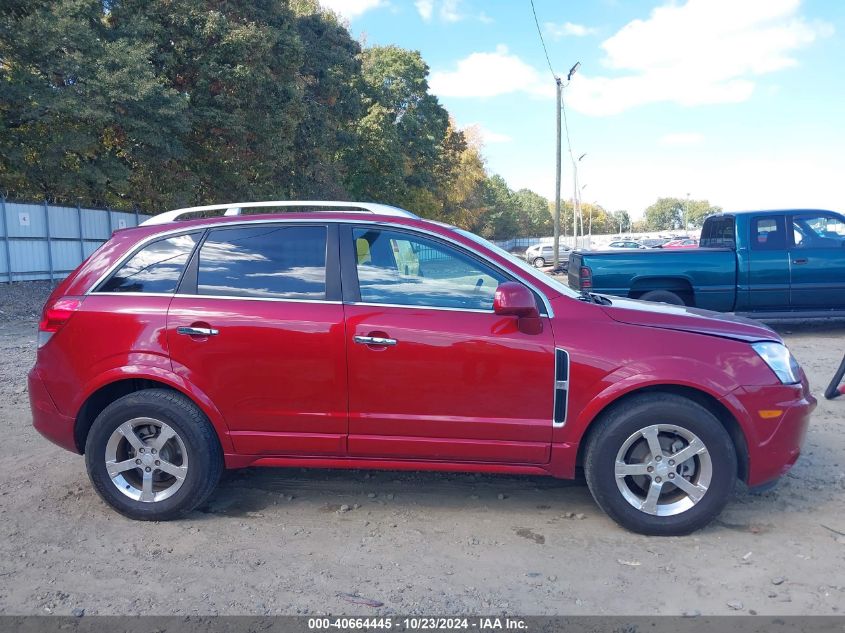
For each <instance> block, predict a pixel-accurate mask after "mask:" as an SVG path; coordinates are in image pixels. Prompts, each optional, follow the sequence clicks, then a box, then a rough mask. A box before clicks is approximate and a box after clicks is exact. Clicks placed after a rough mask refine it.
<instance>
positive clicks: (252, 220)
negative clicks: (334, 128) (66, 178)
mask: <svg viewBox="0 0 845 633" xmlns="http://www.w3.org/2000/svg"><path fill="white" fill-rule="evenodd" d="M238 217H241V216H238ZM259 217H260V216H259ZM254 224H368V225H374V226H386V227H393V228H397V227H398V228H401V229H404V230H407V231H412V232H417V233H422V234H424V235H429V236H431V237H435V238H439V239H441V240H444V241H446V242H449V243H450V244H453V245H455V246H457V247H458V248H461V249H464V250H470V249H469V248H468V247H467V246H466V244H462V243H461V242H459V241H457V240H455V239H453V238H451V237H449V236H446V235H442V234H441V233H437V232H435V231H430V230H428V229H425V228H420V227H418V226H408V225H406V224H396V223H394V222H389V221H384V220H378V219H375V218H374V219H372V220H347V219H342V218H325V219H324V218H291V219H279V218H276V219H268V220H259V219H256V216H244V220H243V221H242V222H207V223H202V224H195V225H192V226H190V227H186V226H181V227H174V228H172V229H170V230H168V231H161V232H157V233H155V234H153V235H149V236H147V237H146V238H144V239H143V240H141V241H140V242H138V243H137V244H135V246H134V247H133V248H132V249H131V250H129V251H128V252H127V253H126V254H124V255H123V256H122V257H121V258H120V259H118V260H117V261H116V262H115V263H113V264H112V265H111V266H109V267H108V268H107V269H106V271H105V272H104V273H103V274H102V275H100V277H99V278H97V280H96V281H94V283H93V284H91V286H90V287H89V288H88V290H87V291H86V292H85V293H84V294H85V295H86V296H87V295H90V294H105V293H101V292H94V288H96V287H97V286H99V285H100V284H101V283H103V281H105V280H106V279H107V278H108V277H109V276H110V275H111V274H112V273H113V272H114V271H115V270H117V269H118V268H119V267H120V266H122V265H123V264H124V263H125V261H126V260H127V259H129V258H130V257H132V256H133V255H134V254H135V253H137V252H138V251H140V250H141V249H143V248H145V247H146V246H147V245H148V244H150V243H151V242H155V241H158V240H160V239H166V238H168V237H172V236H174V235H178V234H180V233H193V232H195V231H205V230H208V229H214V228H230V227H237V226H249V225H254ZM161 226H166V225H165V224H162V225H161ZM441 226H443V227H445V228H447V229H449V230H452V231H454V230H456V229H455V228H454V227H451V226H449V225H445V224H443V225H441ZM467 233H469V232H468V231H467ZM479 245H481V246H483V244H479ZM470 252H473V251H470ZM475 254H476V255H480V253H478V252H477V251H475ZM484 260H485V262H487V263H488V264H489V265H490V266H492V267H493V268H495V269H496V270H499V271H501V272H502V273H503V274H505V275H506V276H509V277H514V276H516V277H517V278H518V279H519V280H520V282H521V283H523V284H524V285H526V286H528V287H529V288H531V290H533V291H534V292H535V293H537V295H538V296H539V297H540V298H541V299H542V300H543V305H544V307H545V308H546V313H547V314H546V315H541V316H547V317H548V318H550V319H551V318H554V315H555V313H554V310H553V309H552V304H551V301H549V298H548V297H547V296H546V294H545V293H544V292H543V291H541V290H540V289H539V288H537V287H536V286H535V285H533V284H532V283H530V282H529V281H527V280H526V279H525V277H523V276H520V275H517V274H516V273H514V272H513V271H511V270H508V269H505V268H503V267H502V266H500V265H499V264H498V263H497V262H495V261H493V260H491V259H489V258H487V257H484ZM519 270H520V271H522V268H520V269H519ZM532 274H533V273H532ZM536 274H537V275H539V274H542V273H539V272H538V273H536ZM118 294H126V293H118ZM139 294H148V293H139ZM188 296H208V295H188ZM233 298H235V299H242V298H248V297H233ZM377 305H385V304H377ZM401 307H403V308H409V307H417V306H401ZM447 309H451V308H447ZM485 312H486V311H485Z"/></svg>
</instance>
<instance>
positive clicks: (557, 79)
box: [552, 77, 574, 270]
mask: <svg viewBox="0 0 845 633" xmlns="http://www.w3.org/2000/svg"><path fill="white" fill-rule="evenodd" d="M555 84H556V86H557V88H556V92H557V170H556V177H555V235H554V245H553V246H552V250H553V251H554V253H553V255H552V257H553V259H552V262H553V266H554V268H553V270H557V268H558V265H559V264H560V262H559V261H558V260H559V258H560V169H561V167H560V165H561V162H560V113H561V103H560V100H561V90H562V87H561V85H560V77H555ZM573 230H574V227H573Z"/></svg>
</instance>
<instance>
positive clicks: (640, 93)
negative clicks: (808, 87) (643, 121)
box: [567, 0, 833, 116]
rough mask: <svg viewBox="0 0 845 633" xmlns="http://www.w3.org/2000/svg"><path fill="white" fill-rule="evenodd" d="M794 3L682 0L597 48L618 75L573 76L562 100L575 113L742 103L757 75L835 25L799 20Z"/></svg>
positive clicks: (789, 60) (790, 62)
mask: <svg viewBox="0 0 845 633" xmlns="http://www.w3.org/2000/svg"><path fill="white" fill-rule="evenodd" d="M799 6H800V0H743V1H742V2H736V0H688V2H686V3H685V4H682V5H679V4H676V3H674V2H672V3H670V4H667V5H665V6H662V7H658V8H656V9H654V11H652V13H651V15H650V16H649V17H648V19H645V20H633V21H632V22H629V23H628V24H626V25H625V26H624V27H623V28H622V29H620V30H619V31H618V32H617V33H616V34H615V35H613V36H612V37H610V38H609V39H607V40H605V41H604V42H603V43H602V45H601V46H602V48H603V49H604V52H605V59H604V60H603V64H604V66H605V67H607V68H608V69H609V70H611V71H616V72H618V73H622V74H621V76H618V75H617V76H611V77H608V76H590V75H588V74H586V73H583V72H582V73H579V74H578V75H576V76H575V78H574V79H573V81H572V84H571V86H570V89H569V90H568V95H567V96H568V101H569V103H570V104H571V105H572V107H573V108H574V109H576V110H579V111H580V112H583V113H586V114H592V115H597V116H602V115H611V114H618V113H620V112H623V111H625V110H628V109H630V108H632V107H636V106H639V105H644V104H648V103H658V102H672V103H677V104H680V105H685V106H693V105H702V104H709V103H735V102H740V101H745V100H747V99H749V98H750V97H751V94H752V93H753V91H754V87H755V83H754V80H755V79H756V78H757V77H759V76H760V75H763V74H767V73H771V72H775V71H778V70H783V69H785V68H790V67H793V66H796V65H797V64H798V62H797V60H796V59H795V57H794V53H795V52H796V51H797V50H799V49H801V48H804V47H806V46H808V45H810V44H812V43H813V42H814V41H816V40H817V39H818V38H820V37H826V36H829V35H830V34H832V32H833V27H832V26H831V25H829V24H825V23H821V22H813V23H811V22H808V21H807V20H806V19H804V18H803V17H802V16H800V15H798V14H797V11H798V8H799Z"/></svg>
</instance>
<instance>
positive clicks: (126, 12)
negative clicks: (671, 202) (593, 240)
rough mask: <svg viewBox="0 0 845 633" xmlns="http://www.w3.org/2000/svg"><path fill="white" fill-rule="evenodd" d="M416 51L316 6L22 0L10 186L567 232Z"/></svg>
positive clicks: (6, 88)
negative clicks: (434, 84) (349, 202)
mask: <svg viewBox="0 0 845 633" xmlns="http://www.w3.org/2000/svg"><path fill="white" fill-rule="evenodd" d="M428 74H429V68H428V66H427V64H426V63H425V61H424V60H423V59H422V57H421V55H420V54H419V52H417V51H410V50H405V49H402V48H399V47H397V46H374V47H367V48H362V46H361V44H360V43H359V42H357V41H356V40H354V39H353V38H352V37H351V35H350V33H349V31H348V29H347V28H346V26H345V25H344V24H343V22H342V21H341V20H340V19H339V18H338V17H337V16H336V15H335V14H333V13H331V12H329V11H325V10H323V9H321V8H320V6H319V4H318V2H317V0H289V1H280V0H249V1H246V0H240V1H239V0H230V1H227V2H216V1H210V0H180V1H179V2H171V1H169V0H7V1H6V2H4V3H2V8H0V118H2V126H0V188H2V190H3V192H4V193H5V194H6V195H7V196H11V197H16V198H20V199H47V200H50V201H53V202H57V203H70V204H82V205H91V206H109V207H111V208H119V209H120V208H123V209H127V208H132V207H135V206H137V208H139V209H142V210H144V211H145V212H153V213H155V212H159V211H163V210H166V209H169V208H176V207H181V206H190V205H196V204H203V203H212V202H221V201H234V200H255V199H339V200H343V199H353V200H362V201H378V202H383V203H388V204H394V205H397V206H402V207H406V208H409V209H413V210H414V211H416V212H417V213H419V214H421V215H423V216H426V217H430V218H435V219H439V220H444V221H449V222H452V223H454V224H457V225H460V226H463V227H466V228H469V229H471V230H474V231H477V232H479V233H481V234H483V235H486V236H488V237H494V238H495V237H511V236H514V235H547V234H550V233H551V230H552V229H551V222H552V220H551V215H550V213H549V207H548V201H547V200H546V199H545V198H543V197H542V196H539V195H538V194H536V193H534V192H531V191H528V190H521V191H512V190H511V189H510V188H509V187H508V186H507V184H506V183H505V181H504V180H503V179H502V178H501V177H499V176H497V175H493V174H489V173H488V171H487V169H486V167H485V163H484V159H483V157H482V154H481V140H480V138H479V136H478V134H477V132H476V131H474V130H460V129H458V128H457V126H456V125H455V122H454V121H453V120H451V119H450V117H449V113H448V112H447V111H446V109H445V108H444V107H443V106H442V105H441V104H440V103H439V102H438V100H437V98H436V97H435V96H433V95H432V94H430V93H429V92H428Z"/></svg>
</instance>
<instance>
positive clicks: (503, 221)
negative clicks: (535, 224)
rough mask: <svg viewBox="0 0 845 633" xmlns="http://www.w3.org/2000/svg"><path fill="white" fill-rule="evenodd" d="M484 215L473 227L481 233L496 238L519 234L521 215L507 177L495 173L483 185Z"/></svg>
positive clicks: (489, 237)
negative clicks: (506, 179) (517, 209)
mask: <svg viewBox="0 0 845 633" xmlns="http://www.w3.org/2000/svg"><path fill="white" fill-rule="evenodd" d="M481 202H482V206H483V210H484V212H483V215H482V216H481V217H480V218H479V222H478V224H477V225H476V226H475V227H473V229H474V230H475V231H476V232H477V233H479V234H480V235H482V236H484V237H486V238H488V239H495V240H502V239H507V238H511V237H515V236H516V235H518V234H519V215H518V213H517V211H516V201H515V199H514V194H513V192H512V191H511V190H510V189H509V188H508V185H507V183H506V182H505V179H504V178H502V177H501V176H499V175H498V174H497V175H493V176H491V177H489V178H486V179H485V180H484V182H483V183H482V186H481Z"/></svg>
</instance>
